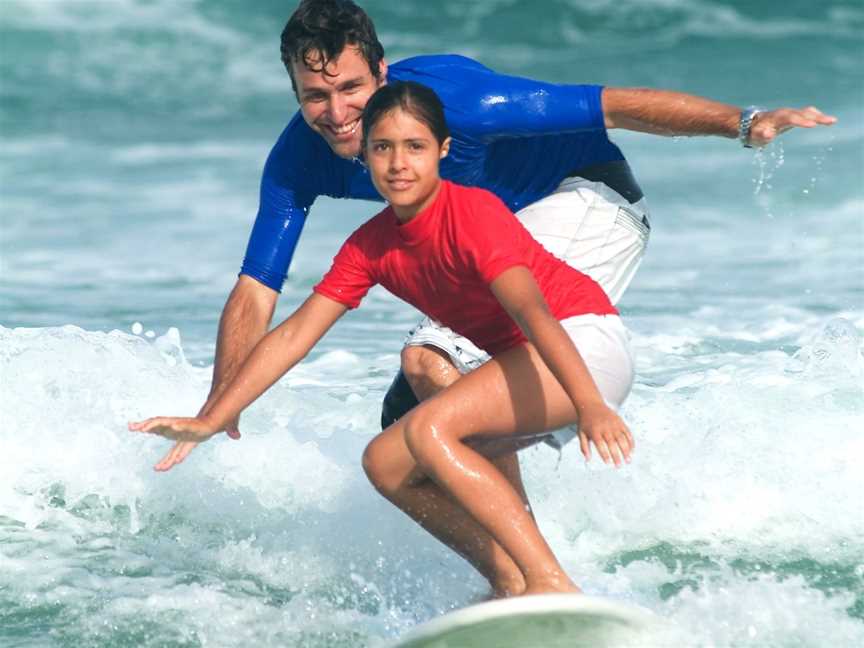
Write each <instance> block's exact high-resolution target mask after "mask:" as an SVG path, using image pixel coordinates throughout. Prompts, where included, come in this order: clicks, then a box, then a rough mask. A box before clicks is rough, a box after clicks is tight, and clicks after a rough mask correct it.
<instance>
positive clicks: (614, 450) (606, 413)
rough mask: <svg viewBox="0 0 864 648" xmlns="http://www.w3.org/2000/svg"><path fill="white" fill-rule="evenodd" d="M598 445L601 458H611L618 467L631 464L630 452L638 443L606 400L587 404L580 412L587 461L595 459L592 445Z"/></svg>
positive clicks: (581, 435) (582, 444) (581, 446)
mask: <svg viewBox="0 0 864 648" xmlns="http://www.w3.org/2000/svg"><path fill="white" fill-rule="evenodd" d="M589 441H590V443H593V444H594V447H595V448H597V452H598V453H599V454H600V458H601V459H602V460H603V461H604V462H605V463H607V464H608V463H609V462H610V461H611V462H613V463H614V464H615V467H616V468H619V467H620V466H621V463H622V461H626V462H627V463H630V455H631V453H632V452H633V448H634V447H635V445H636V444H635V443H634V442H633V435H632V434H630V430H629V429H628V428H627V426H626V425H625V424H624V421H622V420H621V417H619V416H618V415H617V414H616V413H615V412H613V411H612V410H611V409H610V408H609V407H608V406H607V405H606V404H605V403H597V404H595V405H590V406H588V407H583V408H582V409H581V410H580V412H579V447H580V448H581V449H582V454H583V455H585V460H586V461H590V460H591V445H590V443H589Z"/></svg>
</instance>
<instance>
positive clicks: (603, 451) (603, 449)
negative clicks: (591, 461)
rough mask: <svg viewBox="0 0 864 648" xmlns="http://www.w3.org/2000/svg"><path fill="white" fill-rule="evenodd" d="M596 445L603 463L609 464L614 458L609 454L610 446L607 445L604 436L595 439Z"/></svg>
mask: <svg viewBox="0 0 864 648" xmlns="http://www.w3.org/2000/svg"><path fill="white" fill-rule="evenodd" d="M594 447H595V448H597V454H599V455H600V458H601V459H602V460H603V463H606V464H608V463H609V462H610V461H611V460H612V459H611V457H610V456H609V448H608V447H607V445H606V440H605V439H603V438H602V437H601V438H599V439H597V440H596V441H594Z"/></svg>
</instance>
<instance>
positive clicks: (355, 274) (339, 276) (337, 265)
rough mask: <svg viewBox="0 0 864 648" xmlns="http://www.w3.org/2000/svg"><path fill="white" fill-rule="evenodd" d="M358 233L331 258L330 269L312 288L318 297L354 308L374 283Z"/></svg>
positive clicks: (360, 236) (367, 258)
mask: <svg viewBox="0 0 864 648" xmlns="http://www.w3.org/2000/svg"><path fill="white" fill-rule="evenodd" d="M362 239H363V237H362V235H361V233H360V231H357V232H354V234H352V235H351V236H350V237H349V238H348V240H347V241H345V243H344V244H343V245H342V247H341V248H340V250H339V252H338V253H337V254H336V256H335V257H334V258H333V265H332V266H331V267H330V270H328V271H327V274H325V275H324V278H323V279H321V281H320V282H319V283H318V284H317V285H316V286H315V287H314V288H313V290H314V291H315V292H316V293H318V294H319V295H324V296H325V297H329V298H330V299H332V300H334V301H337V302H339V303H340V304H344V305H345V306H347V307H348V308H357V307H358V306H359V305H360V302H361V301H362V300H363V297H365V296H366V293H367V292H369V289H370V288H372V286H374V285H375V284H376V283H377V282H376V281H375V279H374V278H373V277H372V273H371V271H370V266H369V257H368V255H367V254H366V253H365V251H364V249H363V243H362Z"/></svg>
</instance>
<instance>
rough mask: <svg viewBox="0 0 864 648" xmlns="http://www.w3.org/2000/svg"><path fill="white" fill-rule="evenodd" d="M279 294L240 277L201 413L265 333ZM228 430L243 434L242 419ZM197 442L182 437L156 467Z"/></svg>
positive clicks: (222, 320)
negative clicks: (241, 430) (240, 422)
mask: <svg viewBox="0 0 864 648" xmlns="http://www.w3.org/2000/svg"><path fill="white" fill-rule="evenodd" d="M278 298H279V293H277V292H276V291H275V290H273V289H272V288H269V287H267V286H265V285H264V284H262V283H260V282H258V281H256V280H255V279H253V278H252V277H249V276H247V275H240V277H239V278H238V279H237V283H236V284H235V285H234V289H233V290H232V291H231V295H230V296H229V297H228V301H227V302H226V303H225V308H224V309H223V310H222V317H221V318H220V319H219V335H218V337H217V339H216V360H215V362H214V365H213V381H212V383H211V386H210V394H209V395H208V396H207V402H206V403H204V406H203V407H202V408H201V410H200V411H199V412H198V415H199V416H203V415H204V414H206V413H207V412H208V411H209V410H210V407H211V406H212V404H213V403H214V402H216V399H217V398H218V397H219V395H220V394H221V393H222V391H223V390H224V389H225V387H227V386H228V385H230V384H231V381H232V380H233V379H234V376H235V375H236V374H237V371H238V370H239V369H240V367H242V366H243V362H244V361H245V360H246V358H247V357H248V356H249V354H250V353H251V351H252V349H254V348H255V345H256V344H258V341H259V340H260V339H261V338H262V337H264V334H265V333H266V332H267V327H268V326H269V325H270V320H271V319H272V318H273V311H274V310H275V308H276V301H277V300H278ZM226 431H227V433H228V436H230V437H232V438H235V439H236V438H239V436H240V432H239V430H238V422H237V421H234V422H233V423H232V424H231V425H229V426H228V428H227V430H226ZM197 445H198V444H197V443H196V442H194V441H178V442H177V443H175V444H174V446H173V447H172V448H171V450H169V451H168V454H166V455H165V456H164V457H163V458H162V460H161V461H160V462H159V463H158V464H156V466H155V468H156V470H160V471H161V470H168V469H170V468H171V467H172V466H175V465H176V464H178V463H180V462H181V461H183V460H184V459H185V458H186V456H187V455H188V454H189V453H190V452H192V450H193V449H194V448H195V446H197Z"/></svg>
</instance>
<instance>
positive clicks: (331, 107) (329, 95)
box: [291, 45, 387, 158]
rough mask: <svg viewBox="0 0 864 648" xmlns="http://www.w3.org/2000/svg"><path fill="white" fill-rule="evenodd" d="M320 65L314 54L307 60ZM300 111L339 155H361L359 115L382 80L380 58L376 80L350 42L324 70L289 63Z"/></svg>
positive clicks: (382, 72) (349, 156) (314, 64)
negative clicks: (378, 73)
mask: <svg viewBox="0 0 864 648" xmlns="http://www.w3.org/2000/svg"><path fill="white" fill-rule="evenodd" d="M309 62H310V63H311V64H312V67H314V68H319V67H320V66H319V65H316V63H317V57H315V56H314V55H313V56H312V57H311V60H310V61H309ZM291 69H292V70H293V72H294V85H295V86H296V87H297V100H298V101H299V102H300V112H301V113H302V114H303V119H304V120H305V121H306V123H307V124H309V127H310V128H311V129H312V130H314V131H315V132H316V133H318V134H319V135H320V136H321V137H323V138H324V140H325V141H326V142H327V144H328V145H329V146H330V148H331V149H333V152H334V153H335V154H336V155H338V156H339V157H343V158H352V157H355V156H357V155H359V154H360V143H361V140H362V137H363V124H361V123H360V115H361V113H362V112H363V108H364V107H365V106H366V102H367V101H368V100H369V97H371V96H372V94H373V93H374V92H375V91H376V90H377V89H378V88H379V87H380V86H382V85H384V83H385V79H386V74H387V65H386V64H385V63H384V61H381V67H380V75H379V77H378V78H377V79H376V78H375V77H374V76H372V72H371V71H370V70H369V64H368V63H367V62H366V59H365V58H363V55H362V54H361V53H360V50H359V49H358V48H356V47H353V46H351V45H349V46H347V47H346V48H345V49H344V50H342V53H341V54H340V55H339V56H337V57H336V58H334V59H332V60H331V61H330V62H329V63H328V64H327V68H326V74H325V70H319V71H317V72H316V71H314V70H311V69H309V67H307V66H306V64H305V63H302V62H299V63H298V62H294V63H292V64H291Z"/></svg>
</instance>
